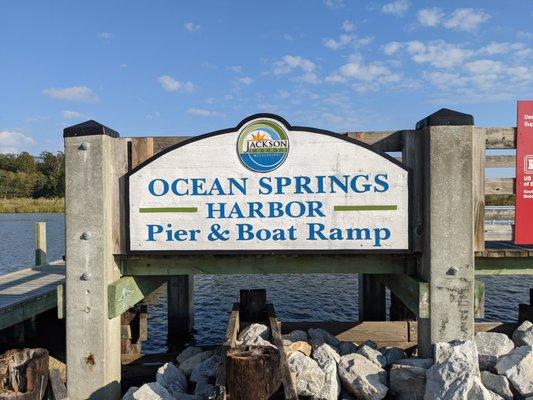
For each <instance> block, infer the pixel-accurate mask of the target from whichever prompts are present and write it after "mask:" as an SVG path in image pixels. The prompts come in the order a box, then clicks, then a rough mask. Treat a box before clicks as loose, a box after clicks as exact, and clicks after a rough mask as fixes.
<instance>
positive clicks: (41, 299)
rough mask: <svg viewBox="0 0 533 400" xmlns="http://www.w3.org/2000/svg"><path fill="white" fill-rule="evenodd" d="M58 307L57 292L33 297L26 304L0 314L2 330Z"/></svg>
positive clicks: (0, 327) (20, 304)
mask: <svg viewBox="0 0 533 400" xmlns="http://www.w3.org/2000/svg"><path fill="white" fill-rule="evenodd" d="M56 305H57V295H56V292H55V290H54V291H50V292H49V293H46V294H43V295H40V296H36V297H32V298H30V299H28V300H27V301H25V302H24V303H20V302H19V303H17V304H16V305H15V306H12V307H9V308H6V309H4V312H2V313H1V314H0V330H2V329H5V328H7V327H10V326H12V325H15V324H18V323H19V322H22V321H25V320H27V319H29V318H31V317H33V316H35V315H38V314H42V313H43V312H45V311H48V310H51V309H53V308H54V307H56Z"/></svg>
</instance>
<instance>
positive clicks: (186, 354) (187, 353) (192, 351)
mask: <svg viewBox="0 0 533 400" xmlns="http://www.w3.org/2000/svg"><path fill="white" fill-rule="evenodd" d="M201 352H202V349H201V348H200V347H195V346H189V347H186V348H185V350H183V351H182V352H181V353H180V354H179V355H178V356H177V357H176V361H177V362H178V363H180V364H181V363H182V362H183V361H185V360H186V359H187V358H190V357H192V356H194V355H196V354H198V353H201Z"/></svg>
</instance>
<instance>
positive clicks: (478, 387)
mask: <svg viewBox="0 0 533 400" xmlns="http://www.w3.org/2000/svg"><path fill="white" fill-rule="evenodd" d="M467 399H468V400H502V399H503V397H501V396H500V395H497V394H496V393H494V392H491V391H490V390H489V389H487V388H486V387H485V386H483V384H482V383H481V379H480V378H479V377H477V376H476V377H474V380H473V382H472V388H471V389H470V392H468V397H467Z"/></svg>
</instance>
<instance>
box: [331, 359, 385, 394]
mask: <svg viewBox="0 0 533 400" xmlns="http://www.w3.org/2000/svg"><path fill="white" fill-rule="evenodd" d="M338 372H339V377H340V379H341V382H342V384H343V386H344V387H345V388H346V389H347V390H348V392H350V393H351V394H353V395H355V396H356V397H357V398H358V399H362V400H381V399H383V398H384V397H385V396H386V395H387V392H388V390H389V388H388V387H387V386H386V383H387V372H386V371H385V370H384V369H383V368H380V367H379V366H378V365H377V364H375V363H373V362H372V361H370V360H369V359H368V358H366V357H364V356H362V355H361V354H348V355H345V356H342V357H341V359H340V361H339V365H338Z"/></svg>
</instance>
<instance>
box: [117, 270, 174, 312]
mask: <svg viewBox="0 0 533 400" xmlns="http://www.w3.org/2000/svg"><path fill="white" fill-rule="evenodd" d="M164 281H165V278H163V277H159V276H145V277H140V276H123V277H122V278H120V279H119V280H117V281H115V282H113V283H111V284H110V285H109V286H108V292H107V296H108V314H107V316H108V318H109V319H113V318H115V317H118V316H119V315H121V314H122V313H123V312H124V311H126V310H127V309H128V308H130V307H132V306H134V305H135V304H137V303H138V302H139V301H141V300H142V299H144V298H145V297H146V296H148V295H149V294H150V293H151V292H153V291H154V290H155V289H157V288H158V287H159V286H161V284H162V283H163V282H164Z"/></svg>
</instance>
